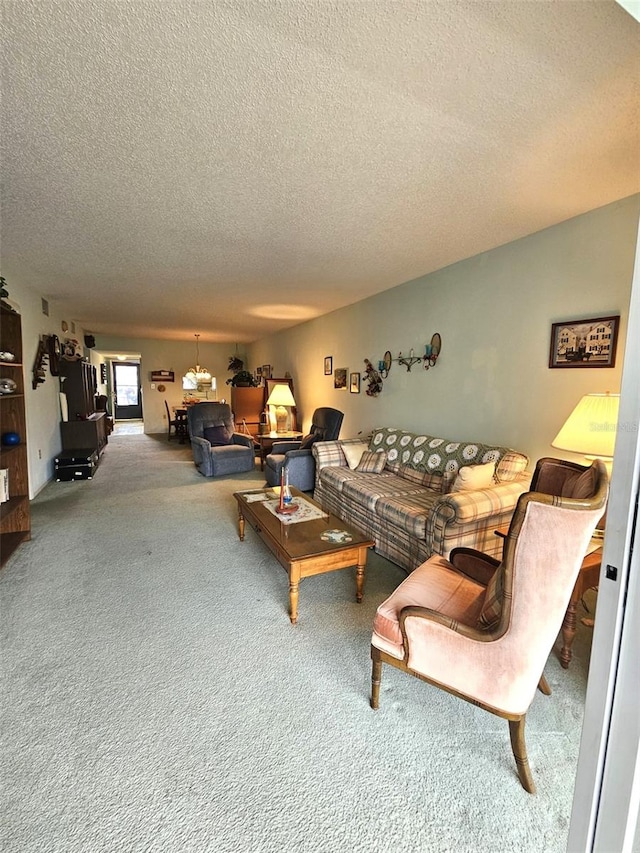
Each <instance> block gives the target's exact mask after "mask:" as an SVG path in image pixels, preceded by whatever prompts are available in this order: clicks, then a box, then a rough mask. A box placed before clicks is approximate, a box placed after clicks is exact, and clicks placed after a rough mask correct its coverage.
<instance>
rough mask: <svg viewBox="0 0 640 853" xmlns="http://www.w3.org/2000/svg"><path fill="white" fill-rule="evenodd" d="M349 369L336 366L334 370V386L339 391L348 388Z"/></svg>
mask: <svg viewBox="0 0 640 853" xmlns="http://www.w3.org/2000/svg"><path fill="white" fill-rule="evenodd" d="M348 372H349V371H348V369H347V368H346V367H336V369H335V370H334V371H333V387H334V388H335V389H336V390H337V391H346V390H347V373H348Z"/></svg>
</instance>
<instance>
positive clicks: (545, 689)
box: [538, 675, 551, 696]
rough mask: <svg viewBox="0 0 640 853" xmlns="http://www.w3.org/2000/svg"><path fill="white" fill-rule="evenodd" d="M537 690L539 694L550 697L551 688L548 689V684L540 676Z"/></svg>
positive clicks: (542, 676)
mask: <svg viewBox="0 0 640 853" xmlns="http://www.w3.org/2000/svg"><path fill="white" fill-rule="evenodd" d="M538 690H539V691H540V692H541V693H544V695H545V696H551V688H550V687H549V682H548V681H547V679H546V678H545V677H544V675H541V676H540V681H539V682H538Z"/></svg>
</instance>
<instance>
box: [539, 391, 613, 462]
mask: <svg viewBox="0 0 640 853" xmlns="http://www.w3.org/2000/svg"><path fill="white" fill-rule="evenodd" d="M619 405H620V395H619V394H585V396H584V397H583V398H582V399H581V400H580V402H579V403H578V405H577V406H576V407H575V409H574V410H573V411H572V412H571V414H570V415H569V417H568V418H567V420H566V421H565V423H564V426H563V427H562V429H561V430H560V432H559V433H558V434H557V436H556V437H555V438H554V439H553V441H552V442H551V446H552V447H558V448H559V449H560V450H571V451H573V452H574V453H582V454H583V455H584V456H598V457H611V456H613V449H614V446H615V443H616V433H617V429H618V408H619Z"/></svg>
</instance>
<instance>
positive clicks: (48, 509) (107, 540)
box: [0, 435, 591, 853]
mask: <svg viewBox="0 0 640 853" xmlns="http://www.w3.org/2000/svg"><path fill="white" fill-rule="evenodd" d="M262 482H263V480H262V477H261V475H260V472H259V471H258V470H257V469H256V472H255V474H254V473H250V474H243V475H238V476H236V477H232V478H229V479H225V480H221V481H217V480H207V479H204V478H203V477H201V476H200V475H199V474H198V473H197V472H196V470H195V468H194V467H193V464H192V462H191V457H190V449H189V447H188V446H180V445H179V444H177V443H175V442H172V443H171V444H169V443H168V442H167V441H166V437H165V436H145V435H132V436H127V435H124V436H112V438H111V439H110V442H109V446H108V447H107V450H106V452H105V454H104V458H103V462H102V464H101V465H100V467H99V469H98V471H97V474H96V476H95V478H94V479H93V480H92V481H88V482H76V483H52V484H50V485H49V486H48V487H47V488H46V489H45V490H44V491H43V492H42V493H41V494H40V496H39V497H38V498H37V499H36V501H35V502H34V505H33V540H32V541H31V542H30V543H28V544H27V545H25V546H23V547H22V548H21V549H20V550H19V551H18V552H17V553H16V555H15V556H14V557H13V558H12V559H11V560H10V561H9V563H8V565H7V566H6V568H5V569H4V571H3V572H2V574H1V575H0V595H1V601H2V676H3V679H2V719H1V728H0V730H1V735H2V741H3V746H2V752H3V755H2V776H1V780H0V785H1V791H2V804H1V813H2V836H1V841H2V844H3V847H2V849H3V851H5V853H35V851H38V853H40V851H42V853H49V852H51V853H54V851H55V853H80V851H83V853H84V851H87V853H89V851H91V853H102V851H104V853H107V852H108V853H113V851H132V853H143V851H144V853H155V851H162V853H192V851H193V853H196V851H212V853H213V851H215V853H235V851H261V852H262V851H264V853H282V851H286V853H289V851H291V853H294V851H296V853H297V851H304V852H305V853H306V851H309V853H311V851H323V853H324V852H325V851H326V853H353V851H362V853H373V851H380V853H383V851H384V853H387V851H397V852H398V853H400V851H402V853H409V851H416V852H417V851H421V853H424V852H425V851H427V852H428V853H439V851H469V853H471V851H474V853H475V851H480V850H482V851H519V853H522V851H531V853H539V852H540V851H563V850H564V849H565V844H566V835H567V829H568V822H569V814H570V808H571V798H572V790H573V782H574V773H575V765H576V758H577V751H578V745H579V737H580V725H581V715H582V703H583V697H584V692H585V679H586V670H587V665H588V655H589V643H590V639H591V630H590V629H589V628H587V627H585V626H583V625H582V624H579V626H578V636H577V639H576V643H575V648H574V651H575V655H574V661H573V663H572V665H571V668H570V669H569V670H568V671H565V670H563V669H561V667H560V665H559V663H558V661H557V658H556V656H554V655H552V656H551V657H550V659H549V662H548V665H547V668H546V670H545V674H546V676H547V678H548V680H549V682H550V684H551V686H552V688H553V695H552V696H551V697H545V696H542V695H541V694H538V695H537V696H536V699H535V700H534V703H533V706H532V708H531V711H530V714H529V722H528V745H529V754H530V759H531V764H532V769H533V773H534V776H535V779H536V783H537V785H538V794H537V796H535V797H532V796H530V795H528V794H526V793H525V792H524V791H523V789H522V788H521V787H520V785H519V783H518V779H517V775H516V772H515V765H514V761H513V758H512V756H511V750H510V747H509V737H508V727H507V724H506V723H505V722H504V721H501V720H498V719H496V718H494V717H492V716H490V715H489V714H487V713H486V712H483V711H482V710H480V709H478V708H475V707H473V706H471V705H469V704H467V703H465V702H462V701H460V700H456V699H455V698H453V697H451V696H449V695H447V694H445V693H443V692H442V691H439V690H437V689H435V688H432V687H429V686H428V685H426V684H422V683H420V682H418V681H417V680H415V679H411V678H408V677H406V676H403V675H402V674H401V673H399V672H397V671H395V670H390V669H388V668H387V669H385V672H384V676H383V689H382V696H381V708H380V710H379V711H378V712H374V711H372V710H371V709H370V708H369V704H368V699H369V678H370V663H369V637H370V632H371V624H372V620H373V615H374V612H375V608H376V606H377V604H378V603H379V602H380V601H382V600H383V599H384V598H385V597H386V596H387V595H388V594H389V593H390V592H391V590H392V589H393V588H394V587H395V586H396V585H397V584H398V583H399V581H400V580H401V579H402V578H403V577H404V574H403V573H402V572H401V571H400V570H399V569H398V568H397V567H395V566H393V565H392V564H390V563H388V562H387V561H386V560H383V559H381V558H379V557H378V556H376V555H375V554H372V555H371V557H370V560H369V564H368V571H367V579H366V585H365V600H364V602H363V603H362V604H361V605H357V604H356V603H355V600H354V577H353V572H352V570H345V571H343V572H336V573H332V574H329V575H321V576H317V577H315V578H308V579H306V580H304V581H303V582H302V584H301V594H300V622H299V624H298V625H297V627H292V626H291V625H290V623H289V619H288V616H287V597H288V586H287V578H286V574H285V572H284V571H283V569H282V568H281V567H280V566H279V565H278V564H277V563H276V562H275V560H274V558H273V557H272V556H271V555H270V553H269V552H268V551H267V550H266V548H265V547H264V546H263V545H262V543H261V542H260V541H259V540H257V538H256V536H255V535H254V533H253V532H252V531H251V530H249V531H248V532H247V538H246V541H245V542H243V543H241V542H239V540H238V536H237V530H236V508H235V501H234V500H233V499H232V497H231V495H232V493H233V491H235V490H238V489H241V488H248V487H251V486H254V485H259V484H261V483H262ZM583 615H587V614H586V613H585V614H583Z"/></svg>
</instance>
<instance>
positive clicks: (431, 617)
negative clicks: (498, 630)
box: [399, 604, 496, 660]
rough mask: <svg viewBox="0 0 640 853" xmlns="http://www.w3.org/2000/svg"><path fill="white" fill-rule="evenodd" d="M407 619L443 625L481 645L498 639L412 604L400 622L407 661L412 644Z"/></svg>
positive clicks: (406, 609)
mask: <svg viewBox="0 0 640 853" xmlns="http://www.w3.org/2000/svg"><path fill="white" fill-rule="evenodd" d="M407 619H420V620H423V619H424V620H427V621H428V622H436V623H438V625H442V626H443V627H445V628H448V629H449V630H451V631H455V633H456V634H461V635H462V636H463V637H467V639H470V640H477V641H478V642H481V643H490V642H492V641H493V640H495V638H496V637H495V634H491V633H490V632H489V631H484V630H481V629H479V628H473V627H471V626H469V625H463V624H462V623H461V622H459V621H458V620H457V619H453V618H452V617H450V616H445V615H444V613H438V611H437V610H431V609H430V608H428V607H419V606H417V605H415V604H411V605H409V606H408V607H403V608H402V610H401V611H400V620H399V621H400V630H401V632H402V641H403V643H404V651H405V660H407V659H408V657H409V652H410V649H409V646H410V642H411V628H410V626H409V628H407V626H406V625H405V622H406V620H407Z"/></svg>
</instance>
